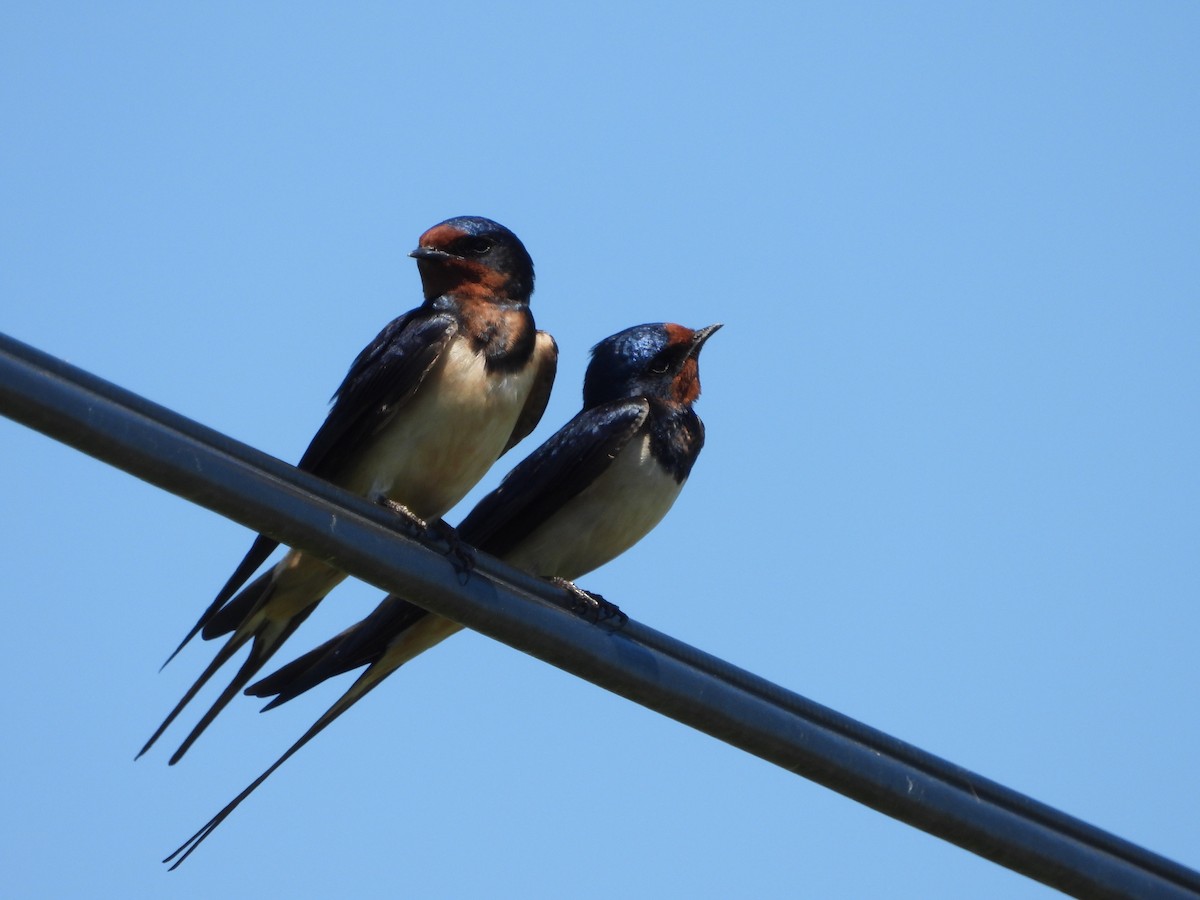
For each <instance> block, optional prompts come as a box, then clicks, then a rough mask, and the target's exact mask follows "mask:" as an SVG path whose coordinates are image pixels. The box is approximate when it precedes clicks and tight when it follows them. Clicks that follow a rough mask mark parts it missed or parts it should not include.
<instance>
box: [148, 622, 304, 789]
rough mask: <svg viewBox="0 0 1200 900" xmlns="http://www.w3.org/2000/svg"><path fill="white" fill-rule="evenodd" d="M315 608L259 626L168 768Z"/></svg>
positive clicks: (180, 757)
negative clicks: (230, 677) (241, 660)
mask: <svg viewBox="0 0 1200 900" xmlns="http://www.w3.org/2000/svg"><path fill="white" fill-rule="evenodd" d="M315 608H316V604H313V605H312V606H310V607H308V608H307V609H305V610H304V611H303V612H300V613H297V614H296V615H294V616H291V617H290V618H289V619H287V621H286V622H284V623H283V625H282V627H278V626H277V625H276V626H275V627H272V626H273V624H274V623H271V622H270V621H268V622H266V623H264V624H263V625H262V626H260V628H259V631H258V632H257V633H255V635H254V643H253V644H252V645H251V647H250V655H249V656H248V657H246V661H245V662H244V663H242V667H241V668H240V669H238V672H237V674H236V675H235V676H233V680H232V681H231V682H230V683H229V686H228V687H226V688H225V690H224V691H222V692H221V696H220V697H218V698H217V699H216V701H215V702H214V703H213V705H212V706H210V707H209V708H208V711H207V712H206V713H205V714H204V715H203V716H201V717H200V721H199V722H197V723H196V726H195V727H194V728H193V729H192V730H191V733H190V734H188V736H187V737H186V738H184V740H183V743H182V744H180V745H179V749H178V750H176V751H175V753H174V754H173V755H172V756H171V758H170V759H169V760H167V764H168V765H172V766H173V765H175V763H177V762H179V760H181V759H183V755H184V754H185V753H187V752H188V749H189V748H190V747H191V746H192V744H194V743H195V742H196V739H197V738H199V737H200V735H202V734H203V733H204V731H205V729H206V728H208V726H209V725H211V724H212V721H213V719H215V718H216V717H217V716H218V715H219V714H220V712H221V710H223V709H224V708H225V707H226V706H228V705H229V702H230V701H231V700H232V699H233V698H234V697H236V696H237V694H238V692H239V691H240V690H241V689H242V688H244V687H245V686H246V684H247V683H248V682H249V681H250V679H251V678H253V677H254V676H255V675H256V674H257V673H258V671H259V669H261V668H262V667H263V666H265V665H266V664H267V660H269V659H270V658H271V657H272V656H273V655H274V653H275V651H276V650H278V649H279V648H280V647H281V646H282V645H283V642H284V641H286V640H287V639H288V638H289V637H291V636H292V633H293V632H294V631H295V630H296V629H297V628H299V627H300V625H301V624H302V623H303V622H304V620H305V619H307V618H308V616H309V613H311V612H312V611H313V610H314V609H315ZM243 640H244V639H243Z"/></svg>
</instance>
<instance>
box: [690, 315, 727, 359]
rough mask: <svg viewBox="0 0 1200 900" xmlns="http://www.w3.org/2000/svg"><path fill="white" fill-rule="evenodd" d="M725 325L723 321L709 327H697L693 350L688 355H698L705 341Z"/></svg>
mask: <svg viewBox="0 0 1200 900" xmlns="http://www.w3.org/2000/svg"><path fill="white" fill-rule="evenodd" d="M723 325H724V323H723V322H717V323H716V324H715V325H709V326H708V327H707V328H700V329H697V331H696V333H695V334H693V335H692V350H691V352H690V353H689V354H688V356H696V355H697V354H698V353H699V352H700V348H701V347H703V346H704V342H705V341H707V340H708V339H709V338H710V337H712V336H713V335H714V334H715V333H716V332H717V331H719V330H720V329H721V327H722V326H723Z"/></svg>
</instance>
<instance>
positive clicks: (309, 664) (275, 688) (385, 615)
mask: <svg viewBox="0 0 1200 900" xmlns="http://www.w3.org/2000/svg"><path fill="white" fill-rule="evenodd" d="M427 615H429V613H428V612H427V611H426V610H424V609H421V607H419V606H416V605H414V604H412V603H409V602H408V601H407V600H405V599H403V598H402V597H398V596H396V595H395V594H391V595H389V596H387V597H385V598H384V600H383V602H381V603H380V604H379V606H377V607H375V610H374V611H373V612H372V613H371V614H370V615H369V616H367V617H366V618H365V619H363V620H362V621H361V622H356V623H355V624H354V625H351V626H350V627H349V628H347V629H346V630H345V631H343V632H342V633H341V634H339V635H337V636H336V637H333V638H330V639H329V640H327V641H326V642H325V643H323V644H321V645H320V646H319V647H314V648H313V649H312V650H309V651H308V652H307V653H305V654H304V655H303V656H300V657H297V658H296V659H294V660H292V661H291V662H290V663H288V664H287V665H286V666H283V667H282V668H280V669H278V670H277V671H275V672H272V673H271V674H270V675H268V676H267V677H266V678H263V679H262V680H260V681H257V682H255V683H254V684H252V685H250V687H248V688H246V693H247V694H248V695H249V696H251V697H274V698H275V699H274V700H272V701H271V702H270V703H268V704H267V705H266V706H265V707H264V710H266V709H273V708H274V707H276V706H279V705H280V704H281V703H286V702H287V701H288V700H291V699H292V698H293V697H297V696H299V695H300V694H303V693H304V692H305V691H307V690H308V689H309V688H311V687H315V686H316V685H318V684H320V683H321V682H322V681H325V680H326V679H328V678H333V677H335V676H337V675H341V674H342V673H344V672H352V671H354V670H355V669H358V668H360V667H362V666H365V665H368V664H369V663H373V662H375V660H377V659H378V658H379V657H381V656H382V655H383V653H384V651H385V650H387V647H388V644H389V643H390V642H391V640H392V638H394V637H395V636H396V635H398V634H400V632H402V631H404V630H405V629H406V628H409V627H411V626H412V625H414V624H416V622H418V621H419V620H420V619H423V618H424V617H425V616H427Z"/></svg>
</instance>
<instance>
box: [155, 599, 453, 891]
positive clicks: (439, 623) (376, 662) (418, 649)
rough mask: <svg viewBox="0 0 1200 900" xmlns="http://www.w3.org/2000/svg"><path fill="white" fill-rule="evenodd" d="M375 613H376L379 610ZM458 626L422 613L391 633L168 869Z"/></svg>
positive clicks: (186, 843)
mask: <svg viewBox="0 0 1200 900" xmlns="http://www.w3.org/2000/svg"><path fill="white" fill-rule="evenodd" d="M387 599H388V600H391V599H392V598H391V597H389V598H387ZM386 602H387V601H385V603H386ZM414 609H419V607H414ZM376 612H379V609H377V610H376ZM422 612H424V610H422ZM370 618H371V617H370V616H368V617H367V618H366V619H364V620H363V621H362V622H361V623H359V624H360V625H365V623H366V622H368V621H369V620H370ZM356 627H357V626H356ZM461 627H462V626H460V625H458V624H457V623H455V622H451V621H450V620H449V619H443V618H442V617H441V616H434V615H430V614H426V615H425V616H423V617H421V618H419V619H418V620H417V622H416V623H413V624H410V625H408V626H405V627H404V628H402V629H401V630H400V631H399V633H393V634H392V635H391V637H392V639H391V641H390V642H388V643H387V644H386V646H385V647H384V649H383V651H382V653H380V655H378V656H377V657H376V658H375V659H373V660H372V661H371V664H370V666H368V667H367V670H366V671H365V672H363V673H362V674H361V675H360V676H358V680H357V681H355V682H354V684H352V685H350V687H349V689H348V690H347V691H346V693H344V694H342V696H341V697H339V698H338V700H337V701H336V702H335V703H334V704H333V706H331V707H329V709H328V710H326V711H325V714H324V715H322V716H321V718H319V719H317V721H316V722H314V723H313V725H312V727H311V728H309V729H308V731H306V732H304V734H303V735H302V736H301V737H300V740H298V741H296V743H294V744H292V746H291V747H289V748H288V749H287V751H286V752H285V753H284V754H283V756H281V757H279V759H277V760H275V762H274V763H272V764H271V766H270V768H268V769H267V770H266V771H265V772H263V773H262V774H261V775H259V776H258V778H256V779H254V781H252V782H250V784H249V785H248V786H247V787H246V789H245V790H243V791H242V792H241V793H240V794H238V795H237V796H236V797H234V798H233V799H232V800H231V801H229V803H228V804H226V806H225V808H224V809H222V810H221V811H220V812H219V813H217V814H216V815H215V816H213V817H212V818H211V819H209V820H208V822H206V823H205V825H204V827H203V828H201V829H200V830H199V831H197V832H196V833H195V834H193V835H192V836H191V837H190V838H188V839H187V840H186V841H184V842H183V844H182V845H180V846H179V847H178V848H177V849H176V850H175V852H173V853H172V854H171V855H170V856H168V857H167V858H166V859H164V860H163V862H164V863H172V865H171V869H172V870H174V869H177V868H178V867H179V866H180V865H181V864H182V863H183V861H184V860H185V859H187V858H188V857H189V856H191V855H192V853H194V852H195V850H196V848H197V847H199V846H200V845H201V844H202V843H204V841H205V840H206V839H207V838H208V836H209V835H210V834H212V833H213V832H214V831H215V830H216V829H217V826H219V825H220V824H221V823H222V822H224V821H225V820H226V819H227V818H229V816H230V814H231V813H232V812H233V811H234V810H235V809H237V808H238V807H239V806H240V805H241V804H242V801H243V800H245V799H246V798H247V797H249V796H250V795H251V794H252V793H254V791H255V790H256V789H257V788H258V786H259V785H260V784H262V783H263V782H264V781H266V780H267V779H268V778H269V777H271V774H272V773H273V772H274V771H275V770H276V769H278V768H279V767H280V766H282V765H283V764H284V763H285V762H287V761H288V760H289V759H290V758H291V757H292V755H293V754H295V753H296V751H297V750H299V749H300V748H301V747H303V746H304V745H305V744H307V743H308V742H309V741H311V740H312V739H313V738H315V737H316V736H317V735H318V734H320V733H321V731H323V730H324V729H325V728H326V726H328V725H329V724H330V723H331V722H333V721H334V720H335V719H336V718H337V717H338V716H340V715H341V714H342V713H344V712H345V711H346V710H348V709H349V708H350V707H351V706H353V705H354V704H355V703H357V702H358V701H359V700H361V699H362V698H363V697H365V696H366V695H367V694H368V693H369V692H370V691H372V690H374V689H375V688H376V687H378V685H379V684H380V683H381V682H382V681H383V680H384V679H385V678H387V677H388V676H389V675H391V674H392V672H394V671H396V669H398V668H400V666H401V665H403V664H404V663H405V662H407V661H408V660H410V659H412V658H413V657H415V656H417V655H418V654H420V653H422V652H424V651H425V650H428V649H429V648H430V647H432V646H434V645H435V644H438V643H440V642H441V641H443V640H444V639H446V638H447V637H449V636H450V635H452V634H454V632H456V631H458V630H459V629H460V628H461Z"/></svg>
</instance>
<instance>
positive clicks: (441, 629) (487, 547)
mask: <svg viewBox="0 0 1200 900" xmlns="http://www.w3.org/2000/svg"><path fill="white" fill-rule="evenodd" d="M720 327H721V326H720V325H710V326H709V327H707V328H701V329H700V330H698V331H693V330H692V329H690V328H685V327H683V326H681V325H670V324H655V325H640V326H637V327H635V328H630V329H627V330H625V331H622V332H620V333H619V334H615V335H613V336H612V337H609V338H606V339H605V340H604V341H601V342H600V343H599V344H597V345H596V347H595V348H594V349H593V351H592V359H591V363H590V364H589V366H588V370H587V374H586V377H585V380H584V388H583V411H582V412H580V413H579V414H578V415H577V416H575V418H573V419H572V420H571V421H570V422H568V423H567V424H566V425H565V426H563V428H562V429H560V430H559V431H558V432H557V433H556V434H555V435H554V436H553V437H551V438H550V439H549V440H548V441H546V443H544V444H542V446H540V447H539V448H538V449H537V450H535V451H534V452H533V453H532V454H531V455H530V456H529V457H528V458H527V459H525V460H524V461H523V462H521V463H520V464H519V465H518V466H517V467H516V468H515V469H513V470H512V471H511V472H510V473H509V474H508V475H507V476H505V478H504V481H503V482H502V483H501V484H500V486H499V487H498V488H496V490H494V491H493V492H492V493H491V494H489V495H488V496H486V497H484V499H483V500H481V501H480V502H479V504H478V505H477V506H476V507H475V508H474V509H473V510H472V511H471V513H470V514H469V515H468V516H467V517H466V519H464V520H463V522H462V524H460V525H459V526H458V535H459V538H460V539H461V540H463V541H466V542H467V543H469V544H471V545H473V546H475V547H476V548H478V549H479V550H482V551H484V552H487V553H491V554H493V555H495V556H498V557H499V558H500V559H503V560H504V561H506V562H508V563H510V564H512V565H514V566H517V567H519V568H522V569H525V570H526V571H528V572H531V573H533V574H536V575H541V576H545V577H550V578H551V579H552V580H555V581H556V582H558V583H560V584H564V585H565V586H568V589H569V590H573V591H576V592H579V593H584V592H582V591H580V589H579V588H576V587H575V586H574V584H573V582H574V580H575V579H576V578H579V577H580V576H582V575H584V574H586V573H587V572H590V571H592V570H593V569H595V568H598V567H599V566H602V565H604V564H605V563H606V562H608V561H609V560H611V559H613V558H614V557H616V556H618V555H619V554H621V553H623V552H624V551H626V550H628V549H629V548H630V547H632V546H633V545H634V544H636V543H637V542H638V541H639V540H641V539H642V538H643V537H644V536H645V535H646V534H648V533H649V532H650V530H651V529H652V528H653V527H654V526H655V525H657V524H658V522H659V521H660V520H661V519H662V517H663V516H664V515H666V513H667V511H668V510H669V509H670V508H671V505H672V504H673V503H674V502H675V498H676V497H678V496H679V492H680V490H681V489H682V488H683V485H684V482H685V481H686V480H687V478H688V475H689V474H690V473H691V471H692V466H693V465H694V464H695V462H696V457H697V456H698V455H699V453H700V448H701V447H702V446H703V445H704V425H703V423H702V422H701V421H700V418H699V417H698V416H697V415H696V413H695V411H694V410H693V409H692V405H693V404H694V403H695V401H696V398H697V397H699V396H700V373H699V367H698V359H697V357H698V356H699V353H700V349H701V348H702V347H703V346H704V342H705V341H706V340H708V338H709V337H710V336H711V335H712V334H713V332H715V331H716V330H717V329H718V328H720ZM591 596H593V597H594V595H591ZM461 628H462V626H461V625H459V624H458V623H456V622H452V621H450V620H449V619H445V618H443V617H441V616H439V615H436V614H434V613H430V612H427V611H426V610H424V609H422V608H421V607H419V606H416V605H415V604H413V603H410V602H408V601H407V600H405V599H404V598H402V597H400V596H397V595H395V594H392V595H390V596H388V597H387V598H385V599H384V601H383V602H382V603H381V604H380V605H379V606H378V607H377V608H376V609H375V611H374V612H372V613H371V614H370V615H369V616H367V618H365V619H363V620H362V621H361V622H359V623H357V624H356V625H353V626H351V627H350V628H348V629H347V630H346V631H344V632H342V633H341V634H340V635H338V636H337V637H335V638H333V639H331V640H329V641H327V642H326V643H324V644H322V645H321V646H319V647H317V648H316V649H314V650H312V651H310V652H308V653H306V654H305V655H304V656H301V657H300V658H298V659H296V660H294V661H293V662H291V663H289V664H288V665H286V666H284V667H283V668H281V669H280V670H279V671H277V672H275V673H273V674H272V675H269V676H267V677H266V678H264V679H263V680H261V681H259V682H258V683H257V684H255V685H253V686H252V687H250V688H249V689H248V690H247V691H246V693H247V694H250V695H252V696H257V697H271V696H273V697H274V698H275V699H274V700H272V701H271V702H270V703H269V704H267V706H266V707H265V709H271V708H272V707H275V706H278V705H279V704H281V703H284V702H286V701H287V700H290V699H292V698H293V697H295V696H297V695H298V694H300V693H303V692H304V691H306V690H308V689H309V688H311V687H314V686H315V685H317V684H318V683H320V682H322V681H324V680H326V679H328V678H332V677H334V676H335V675H340V674H342V673H344V672H349V671H352V670H354V669H358V668H361V667H362V666H367V669H366V671H365V672H363V673H362V674H361V675H360V676H359V677H358V680H357V681H355V682H354V684H353V685H351V686H350V688H349V689H348V690H347V691H346V693H345V694H343V695H342V696H341V698H339V699H338V700H337V701H336V702H335V703H334V704H333V706H331V707H330V708H329V709H328V710H327V711H326V712H325V713H324V714H323V715H322V716H321V717H320V718H319V719H318V720H317V721H316V723H315V724H314V725H313V726H312V727H311V728H309V729H308V731H307V732H305V733H304V735H303V736H302V737H301V738H300V739H299V740H298V741H296V743H295V744H293V745H292V746H291V747H290V748H289V749H288V750H287V752H286V753H284V754H283V756H281V757H280V758H279V759H278V760H276V761H275V763H273V764H272V765H271V767H270V768H268V769H267V770H266V771H265V772H263V773H262V775H260V776H259V777H258V778H257V779H255V780H254V781H253V782H252V783H251V784H250V785H249V786H248V787H247V788H246V789H245V790H244V791H242V792H241V793H240V794H238V796H237V797H235V798H234V799H233V800H232V801H231V802H230V803H229V804H228V805H227V806H226V807H225V808H224V809H222V810H221V811H220V812H219V813H217V815H216V816H214V817H213V818H212V819H210V820H209V821H208V823H207V824H206V825H205V826H204V827H203V828H201V829H200V830H199V831H198V832H196V834H194V835H192V837H190V838H188V840H187V841H186V842H185V843H184V844H183V846H181V847H180V848H179V849H178V850H176V851H175V852H174V853H172V854H171V855H170V856H168V857H167V858H166V859H165V860H163V862H172V861H173V865H172V866H171V868H172V869H174V868H176V867H177V866H179V865H180V864H181V863H182V862H183V861H184V860H185V859H187V858H188V856H190V855H191V854H192V852H193V851H194V850H195V849H196V848H197V847H198V846H199V845H200V844H201V843H202V842H203V841H204V840H205V839H206V838H207V837H208V836H209V835H210V834H211V833H212V832H213V830H214V829H215V828H216V827H217V826H218V825H220V824H221V822H223V821H224V820H225V819H226V818H227V817H228V816H229V815H230V813H232V812H233V811H234V809H236V808H237V807H238V805H239V804H241V802H242V801H243V800H245V799H246V798H247V797H248V796H250V794H251V793H252V792H253V791H254V790H255V789H256V788H257V787H258V786H259V785H260V784H262V783H263V782H264V781H265V780H266V779H267V778H268V777H269V776H270V775H271V773H272V772H274V771H275V770H276V769H277V768H279V767H280V766H281V765H283V763H284V762H286V761H287V760H288V759H289V758H290V757H291V756H292V755H293V754H294V753H296V751H298V750H299V749H300V748H301V747H303V746H304V745H305V744H307V743H308V742H309V741H310V740H312V739H313V738H314V737H316V736H317V734H318V733H320V732H321V731H322V730H323V729H324V728H325V727H326V726H327V725H329V724H330V723H331V722H333V721H334V719H336V718H337V717H338V716H340V715H341V714H342V713H344V712H345V711H346V710H348V709H349V708H350V707H351V706H353V705H354V704H355V703H356V702H358V701H359V700H360V699H362V697H364V696H365V695H366V694H367V693H368V692H369V691H370V690H371V689H373V688H374V687H376V686H377V685H378V684H379V683H380V682H381V681H383V679H384V678H386V677H387V676H388V675H390V674H391V673H392V672H394V671H395V670H396V669H397V668H399V667H400V665H402V664H403V663H405V662H407V661H408V660H410V659H412V658H413V657H415V656H416V655H418V654H419V653H421V652H423V651H425V650H428V649H429V648H430V647H432V646H434V645H435V644H437V643H439V642H440V641H442V640H444V639H445V638H447V637H449V636H450V635H452V634H454V633H455V632H456V631H459V630H460V629H461Z"/></svg>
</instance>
